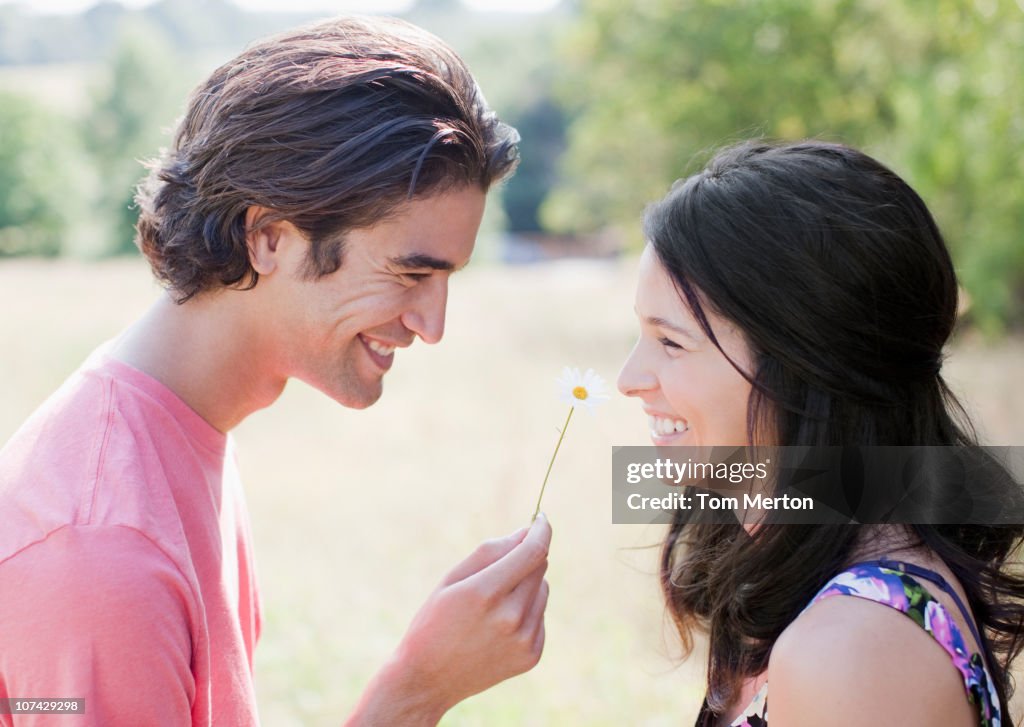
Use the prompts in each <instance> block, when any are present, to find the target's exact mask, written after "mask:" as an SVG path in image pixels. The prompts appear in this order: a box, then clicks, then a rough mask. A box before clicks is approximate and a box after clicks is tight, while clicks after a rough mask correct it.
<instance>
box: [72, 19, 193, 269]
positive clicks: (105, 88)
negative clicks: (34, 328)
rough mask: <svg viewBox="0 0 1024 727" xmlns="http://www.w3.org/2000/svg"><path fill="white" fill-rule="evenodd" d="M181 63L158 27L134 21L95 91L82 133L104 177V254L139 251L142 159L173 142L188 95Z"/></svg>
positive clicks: (100, 207)
mask: <svg viewBox="0 0 1024 727" xmlns="http://www.w3.org/2000/svg"><path fill="white" fill-rule="evenodd" d="M179 64H180V62H179V61H177V59H176V58H175V56H174V54H173V52H172V51H171V50H170V48H169V47H168V46H167V44H166V43H165V41H164V39H163V37H162V36H161V35H160V33H159V31H157V30H156V29H155V28H153V27H152V26H149V25H146V24H144V23H142V22H138V23H129V24H126V26H125V27H124V29H123V32H122V35H121V38H120V41H119V43H118V45H117V48H116V50H115V52H114V54H113V56H112V58H111V60H110V61H109V63H108V65H107V67H106V69H105V76H106V80H105V82H104V83H102V84H101V85H100V86H98V88H97V90H96V91H95V92H94V101H93V104H92V108H91V109H90V111H89V113H88V114H87V116H86V118H85V120H84V129H83V136H84V138H85V140H86V145H87V148H88V150H89V152H90V154H91V156H92V159H93V162H94V165H95V168H96V171H97V174H98V177H99V179H100V180H101V181H100V184H99V188H98V189H97V190H96V201H95V204H96V210H97V213H98V214H99V215H100V216H101V217H102V219H103V220H104V222H105V227H106V228H107V231H106V236H107V242H106V243H105V244H104V245H103V249H102V250H101V251H100V252H101V253H106V254H119V253H126V252H132V251H134V250H135V247H134V243H133V240H134V228H135V220H136V217H137V211H136V210H135V206H134V203H133V196H134V189H135V185H136V184H137V183H138V181H139V180H140V179H141V178H142V176H143V175H144V174H145V169H144V167H143V164H142V160H145V159H148V158H151V157H153V156H155V155H156V153H157V151H158V149H159V148H160V147H161V146H166V145H167V144H168V143H169V136H168V130H169V129H170V127H171V126H172V125H173V122H174V117H175V115H176V114H177V112H178V109H179V108H180V106H181V102H182V100H183V98H184V83H183V81H182V80H181V75H180V74H179V72H178V70H177V69H178V67H179Z"/></svg>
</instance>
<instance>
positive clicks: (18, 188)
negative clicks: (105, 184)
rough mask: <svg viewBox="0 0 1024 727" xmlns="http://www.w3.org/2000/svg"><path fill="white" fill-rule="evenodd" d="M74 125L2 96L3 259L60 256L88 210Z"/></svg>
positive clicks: (24, 100)
mask: <svg viewBox="0 0 1024 727" xmlns="http://www.w3.org/2000/svg"><path fill="white" fill-rule="evenodd" d="M69 127H70V124H68V123H67V122H64V121H63V120H62V119H61V118H60V117H58V116H56V115H55V114H53V113H52V112H50V111H48V110H47V109H45V108H43V107H42V106H40V105H38V104H37V103H35V102H34V101H32V100H30V99H28V98H25V97H23V96H19V95H16V94H12V93H6V92H0V256H6V255H57V254H60V253H61V252H62V251H63V249H64V248H65V244H66V236H67V234H68V228H69V222H70V221H71V220H72V219H73V218H74V217H76V216H77V214H78V213H79V212H81V210H82V205H81V203H80V195H79V191H80V188H79V187H78V186H77V185H76V184H75V181H76V177H77V173H78V172H79V171H80V165H81V155H82V152H81V150H80V148H78V147H77V146H76V144H75V139H74V135H73V134H72V133H71V131H70V128H69Z"/></svg>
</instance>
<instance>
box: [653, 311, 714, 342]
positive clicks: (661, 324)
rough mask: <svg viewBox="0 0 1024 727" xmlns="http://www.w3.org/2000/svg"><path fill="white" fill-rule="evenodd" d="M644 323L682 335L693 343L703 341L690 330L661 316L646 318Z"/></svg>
mask: <svg viewBox="0 0 1024 727" xmlns="http://www.w3.org/2000/svg"><path fill="white" fill-rule="evenodd" d="M644 322H645V323H648V324H649V325H652V326H656V327H657V328H667V329H668V330H670V331H675V332H676V333H680V334H682V335H684V336H686V337H687V338H689V339H690V340H692V341H700V340H701V339H702V337H701V336H699V335H697V334H696V333H694V332H693V331H691V330H690V329H688V328H683V327H681V326H678V325H676V324H675V323H672V322H670V321H668V320H666V319H664V318H661V317H660V316H647V317H646V318H644Z"/></svg>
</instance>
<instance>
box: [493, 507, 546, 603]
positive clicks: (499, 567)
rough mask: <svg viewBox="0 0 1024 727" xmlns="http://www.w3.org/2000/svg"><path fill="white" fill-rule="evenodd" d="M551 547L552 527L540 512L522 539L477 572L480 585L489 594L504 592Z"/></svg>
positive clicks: (541, 561)
mask: <svg viewBox="0 0 1024 727" xmlns="http://www.w3.org/2000/svg"><path fill="white" fill-rule="evenodd" d="M550 546H551V526H550V525H549V524H548V519H547V517H545V516H544V515H543V514H541V515H539V516H538V517H537V519H536V520H534V521H533V525H532V526H530V530H529V531H528V532H527V533H526V537H525V538H523V540H522V542H521V543H519V544H518V545H516V546H515V547H513V548H512V549H511V550H510V551H509V552H508V553H507V554H506V555H504V556H503V557H502V558H501V559H500V560H498V561H496V562H494V563H492V564H491V565H489V566H487V567H486V568H484V569H483V570H482V571H480V572H479V573H477V575H476V576H475V578H477V579H479V586H480V587H481V588H483V589H484V590H488V591H490V592H491V593H495V594H499V595H505V594H507V593H510V592H511V591H512V590H513V589H515V588H516V586H518V585H519V584H520V583H521V582H522V581H523V580H524V579H525V578H526V577H527V576H528V575H530V574H531V573H532V572H533V571H534V570H536V569H537V567H539V566H540V565H541V564H542V563H544V562H545V561H546V560H547V557H548V548H549V547H550Z"/></svg>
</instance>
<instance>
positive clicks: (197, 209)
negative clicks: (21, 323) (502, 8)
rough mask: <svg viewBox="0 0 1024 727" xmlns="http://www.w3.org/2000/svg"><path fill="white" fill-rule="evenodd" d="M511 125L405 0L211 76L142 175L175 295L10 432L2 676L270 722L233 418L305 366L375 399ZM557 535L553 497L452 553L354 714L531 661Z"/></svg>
mask: <svg viewBox="0 0 1024 727" xmlns="http://www.w3.org/2000/svg"><path fill="white" fill-rule="evenodd" d="M516 141H517V136H516V134H515V132H514V130H512V129H510V128H509V127H507V126H505V125H503V124H501V123H500V122H499V121H498V120H497V119H496V118H495V117H494V115H493V114H492V113H491V112H490V111H489V110H488V109H487V108H486V106H485V104H484V101H483V99H482V97H481V96H480V94H479V91H478V89H477V87H476V85H475V83H474V81H473V79H472V77H471V76H470V75H469V72H468V70H467V69H466V68H465V66H464V65H463V63H462V62H461V60H460V59H459V58H458V57H457V56H456V55H455V54H454V53H453V52H452V51H451V50H450V49H449V48H447V47H446V46H445V45H444V44H443V43H441V41H439V40H438V39H437V38H435V37H433V36H431V35H429V34H427V33H425V32H423V31H420V30H418V29H416V28H414V27H412V26H410V25H407V24H404V23H401V22H399V21H387V20H379V19H378V20H370V19H346V20H336V21H331V22H327V23H323V24H320V25H316V26H311V27H309V28H305V29H300V30H297V31H295V32H291V33H288V34H285V35H282V36H279V37H276V38H273V39H270V40H268V41H266V42H263V43H260V44H258V45H256V46H254V47H252V48H250V49H248V50H247V51H245V52H244V53H242V54H241V55H240V56H238V57H237V58H235V59H234V60H233V61H230V62H229V63H227V64H226V65H224V66H223V67H221V68H219V69H218V70H217V71H215V72H214V73H213V75H212V76H211V77H210V78H209V79H208V80H207V81H206V83H204V84H203V85H202V86H201V87H200V88H199V89H197V90H196V92H195V93H194V94H193V96H192V98H191V101H190V104H189V108H188V110H187V112H186V114H185V117H184V119H183V120H182V121H181V123H180V126H179V128H178V130H177V133H176V136H175V139H174V143H173V146H172V148H171V149H170V150H169V151H168V152H166V153H165V154H164V156H163V157H162V158H161V159H160V160H159V161H158V162H156V163H155V164H154V165H153V166H152V168H151V172H150V175H149V177H148V179H147V180H146V181H145V182H144V183H143V184H142V185H141V186H140V189H139V193H138V196H137V201H138V204H139V208H140V215H139V223H138V239H137V241H138V244H139V246H140V248H141V249H142V251H143V252H144V253H145V255H146V257H147V258H148V260H149V262H150V264H151V266H152V268H153V270H154V272H155V274H156V276H157V277H158V278H159V279H160V280H161V281H162V282H163V283H164V284H165V285H166V287H167V294H166V296H165V297H163V298H162V299H161V300H159V301H158V302H157V303H156V304H155V305H154V306H153V307H152V308H151V309H150V310H149V312H148V313H147V314H146V315H145V316H144V317H143V318H142V319H141V320H139V321H138V322H137V323H135V324H134V325H132V326H131V327H130V328H129V329H128V330H127V331H125V332H124V333H123V334H122V335H121V336H119V337H118V338H117V339H115V340H114V341H112V342H111V343H110V344H109V345H107V346H105V347H103V348H102V349H101V350H99V351H97V353H96V354H94V355H93V356H92V357H91V358H90V360H89V361H88V362H86V364H84V365H83V367H82V368H81V369H80V370H79V371H78V372H76V373H75V374H74V375H73V376H72V377H71V378H70V379H69V380H68V381H67V382H66V383H65V385H64V386H63V387H62V388H61V389H60V390H59V391H58V392H57V393H56V394H54V395H53V396H52V397H51V398H50V399H49V400H48V401H47V402H46V403H45V404H44V405H43V406H42V407H41V408H40V410H39V411H37V412H36V413H35V414H34V415H33V416H32V417H31V418H30V419H29V420H28V421H27V422H26V423H25V425H24V426H23V427H22V428H21V429H20V430H19V431H18V433H17V434H15V436H14V437H13V438H12V439H11V441H10V442H9V443H8V444H7V446H6V447H5V448H4V449H3V450H2V452H0V517H2V522H3V527H2V528H0V698H33V697H34V698H38V697H46V698H83V699H84V700H85V715H84V717H74V718H68V719H69V723H74V724H76V725H85V724H88V725H188V724H192V725H217V726H218V727H220V726H221V725H253V724H257V722H258V717H257V714H256V700H255V697H254V694H253V683H252V671H251V670H252V657H253V648H254V646H255V642H256V640H257V638H258V635H259V630H260V614H259V599H258V595H257V589H256V583H255V579H254V574H253V565H252V554H251V549H250V543H249V533H248V526H247V515H246V512H245V508H244V504H243V501H242V498H241V491H240V489H239V486H238V481H237V472H236V469H235V464H234V459H233V453H232V445H231V440H230V438H229V437H228V436H227V435H226V433H227V432H229V431H230V430H231V429H232V428H233V427H234V426H235V425H237V424H238V423H239V422H240V421H242V420H243V419H244V418H245V417H246V416H248V415H249V414H251V413H252V412H253V411H256V410H257V409H260V408H262V407H265V406H268V405H269V404H271V403H272V402H273V401H274V400H275V399H276V398H277V397H278V396H279V395H280V393H281V391H282V389H283V388H284V385H285V383H286V381H287V380H288V379H289V378H291V377H296V378H299V379H301V380H303V381H306V382H307V383H309V384H311V385H312V386H314V387H316V388H318V389H320V390H321V391H323V392H324V393H325V394H327V395H328V396H330V397H331V398H333V399H335V400H336V401H338V402H339V403H341V404H343V405H345V406H349V407H353V408H362V407H367V406H369V405H371V404H372V403H374V402H375V401H376V400H377V398H378V397H379V396H380V395H381V387H382V377H383V375H384V373H385V372H386V371H387V370H388V369H389V368H390V366H391V365H392V362H393V359H394V356H395V351H396V349H399V348H403V347H405V346H408V345H410V344H411V343H412V342H413V340H414V339H415V338H416V337H419V338H421V339H423V340H424V341H425V342H427V343H435V342H437V341H439V340H440V339H441V336H442V333H443V331H444V317H445V304H446V297H447V285H448V277H449V276H450V275H451V274H452V273H453V272H454V271H456V270H458V269H459V268H461V267H462V266H463V265H465V264H466V262H467V261H468V259H469V257H470V253H471V252H472V249H473V244H474V239H475V236H476V233H477V230H478V227H479V224H480V219H481V215H482V214H483V208H484V198H485V193H486V191H487V189H488V187H489V186H490V185H491V184H492V183H493V182H495V181H496V180H499V179H501V178H502V177H503V176H505V175H507V174H509V173H510V172H511V170H512V169H513V167H514V165H515V159H516V155H515V144H516ZM549 541H550V528H549V526H548V525H547V523H546V521H545V520H544V519H543V518H540V519H538V520H537V521H536V522H535V523H534V524H533V525H532V526H531V528H530V529H529V530H526V529H523V530H521V531H519V532H517V533H514V534H512V535H510V536H508V537H506V538H503V539H500V540H495V541H489V542H487V543H485V544H484V545H482V546H481V547H480V548H479V549H477V551H475V552H474V553H473V554H472V555H470V556H469V558H467V559H466V560H465V561H463V562H462V563H460V564H459V565H458V566H456V567H455V569H453V570H452V571H451V572H450V573H449V574H448V575H447V576H446V577H445V579H444V580H443V581H442V583H441V585H440V586H439V588H438V589H437V590H436V591H435V593H434V594H432V596H431V597H430V598H429V599H428V601H427V602H426V604H425V605H424V606H423V607H422V609H421V610H420V612H419V614H418V615H417V616H416V618H415V619H414V621H413V624H412V625H411V626H410V628H409V631H408V633H407V634H406V636H405V638H404V639H403V640H402V642H401V644H400V645H399V647H398V649H397V651H396V653H395V655H394V656H393V658H392V659H391V660H390V662H389V663H388V664H387V665H386V666H385V667H384V668H383V669H382V670H381V671H380V672H379V673H378V675H377V676H376V677H375V678H374V679H373V681H372V682H371V684H370V686H369V687H368V688H367V690H366V692H365V693H364V695H363V698H362V699H361V701H360V703H359V704H358V705H357V706H356V707H355V711H354V712H353V714H352V715H351V717H350V724H354V725H421V724H422V725H428V724H435V723H436V722H437V721H438V720H439V719H440V717H441V715H443V714H444V713H445V711H446V710H448V709H449V708H450V707H451V706H452V705H454V704H455V703H457V702H458V701H460V700H462V699H464V698H465V697H467V696H469V695H471V694H474V693H476V692H479V691H481V690H483V689H486V688H488V687H490V686H492V685H493V684H496V683H497V682H499V681H501V680H503V679H505V678H508V677H510V676H513V675H515V674H518V673H521V672H523V671H526V670H528V669H530V668H532V666H533V665H534V664H535V663H536V662H537V660H538V659H539V657H540V653H541V649H542V647H543V642H544V628H543V614H544V608H545V604H546V601H547V584H546V582H545V581H544V580H543V575H544V571H545V568H546V565H547V548H548V544H549ZM49 719H52V717H48V716H35V715H25V714H17V715H2V714H0V724H2V725H10V724H17V725H26V724H37V723H38V724H44V723H45V724H49V723H50V722H48V721H46V720H49ZM36 720H39V722H37V721H36Z"/></svg>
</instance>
